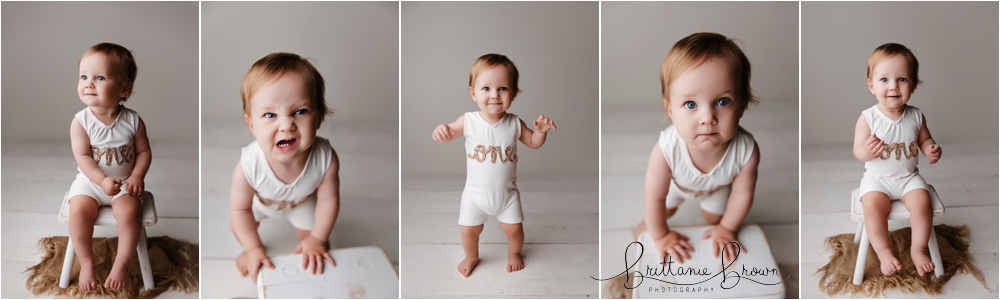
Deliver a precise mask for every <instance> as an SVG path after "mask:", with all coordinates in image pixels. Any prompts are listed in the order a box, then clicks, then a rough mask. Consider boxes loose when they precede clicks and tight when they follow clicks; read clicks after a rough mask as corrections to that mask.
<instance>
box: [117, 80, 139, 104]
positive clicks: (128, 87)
mask: <svg viewBox="0 0 1000 300" xmlns="http://www.w3.org/2000/svg"><path fill="white" fill-rule="evenodd" d="M133 87H135V84H134V83H132V82H126V83H125V86H123V87H122V92H121V94H119V95H118V97H119V98H121V99H122V100H125V99H128V98H129V96H132V88H133Z"/></svg>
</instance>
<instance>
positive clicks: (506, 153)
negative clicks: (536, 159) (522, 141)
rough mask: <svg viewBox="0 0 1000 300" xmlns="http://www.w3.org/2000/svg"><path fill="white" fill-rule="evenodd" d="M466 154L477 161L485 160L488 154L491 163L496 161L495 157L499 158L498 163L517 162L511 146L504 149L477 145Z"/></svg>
mask: <svg viewBox="0 0 1000 300" xmlns="http://www.w3.org/2000/svg"><path fill="white" fill-rule="evenodd" d="M467 156H468V157H469V158H470V159H474V160H476V161H478V162H484V161H486V157H487V156H489V158H490V162H491V163H497V157H499V158H500V163H505V162H510V163H517V153H514V147H513V146H507V148H506V149H504V150H501V149H500V146H483V145H477V146H476V148H475V149H474V150H473V153H469V154H467Z"/></svg>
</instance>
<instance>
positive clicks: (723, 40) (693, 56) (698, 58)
mask: <svg viewBox="0 0 1000 300" xmlns="http://www.w3.org/2000/svg"><path fill="white" fill-rule="evenodd" d="M710 59H719V60H720V61H722V63H724V64H725V65H727V66H729V71H730V72H729V73H730V75H731V76H732V79H733V85H734V87H733V88H734V90H735V93H736V97H735V98H736V99H733V102H735V103H736V104H737V105H739V106H738V111H739V113H740V115H741V116H742V115H743V112H744V111H746V110H747V108H748V107H749V106H750V104H757V103H758V102H759V101H757V98H756V97H754V95H753V91H752V90H751V89H750V60H749V59H747V56H746V55H744V54H743V50H740V47H739V46H737V45H736V43H734V42H733V40H732V39H730V38H727V37H726V36H724V35H721V34H718V33H714V32H699V33H695V34H691V35H689V36H687V37H685V38H683V39H681V40H680V41H677V43H676V44H674V46H673V48H670V51H669V52H667V55H665V56H663V62H662V63H661V64H660V85H661V92H662V93H663V107H667V106H669V105H670V84H671V83H673V82H674V80H676V79H677V77H680V76H681V75H682V74H684V73H685V72H687V71H688V70H690V69H691V68H694V67H697V66H699V65H701V64H702V63H704V62H705V61H708V60H710Z"/></svg>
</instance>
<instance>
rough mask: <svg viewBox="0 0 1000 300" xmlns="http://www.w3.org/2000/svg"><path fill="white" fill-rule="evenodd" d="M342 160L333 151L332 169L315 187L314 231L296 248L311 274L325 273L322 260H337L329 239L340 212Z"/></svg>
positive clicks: (335, 264) (303, 264) (304, 265)
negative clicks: (330, 248) (332, 254)
mask: <svg viewBox="0 0 1000 300" xmlns="http://www.w3.org/2000/svg"><path fill="white" fill-rule="evenodd" d="M339 172H340V159H339V158H337V152H336V151H334V152H333V157H332V159H331V160H330V168H329V169H327V170H326V174H324V175H323V181H322V182H320V184H319V188H317V189H316V218H315V220H316V221H315V222H316V223H315V224H313V229H312V232H311V233H310V234H309V236H308V237H306V239H304V240H302V242H301V243H299V246H298V247H295V251H294V253H296V254H298V253H302V268H303V269H306V270H311V271H312V274H314V275H315V274H323V260H324V259H325V260H327V261H329V262H330V264H331V265H333V266H334V267H336V266H337V263H336V262H334V261H333V257H331V256H330V252H329V249H328V248H327V246H328V245H329V244H328V243H327V239H329V237H330V231H333V225H334V224H336V223H337V215H338V214H339V213H340V174H339Z"/></svg>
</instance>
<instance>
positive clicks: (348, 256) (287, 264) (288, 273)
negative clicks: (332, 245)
mask: <svg viewBox="0 0 1000 300" xmlns="http://www.w3.org/2000/svg"><path fill="white" fill-rule="evenodd" d="M330 256H332V257H333V260H334V261H336V262H337V266H336V267H334V266H333V265H331V264H330V263H329V262H326V261H324V262H323V264H324V266H323V274H317V275H312V274H310V273H309V271H307V270H304V269H302V255H299V254H294V255H277V256H274V257H271V263H273V264H274V270H271V269H268V268H261V270H260V273H257V295H258V297H259V298H260V299H269V298H270V299H295V298H298V299H321V298H322V299H348V298H350V299H360V298H399V276H398V275H396V271H395V270H393V268H392V262H390V261H389V257H387V256H386V255H385V251H383V250H382V248H379V247H375V246H366V247H355V248H342V249H334V250H332V251H330Z"/></svg>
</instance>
